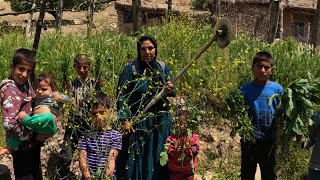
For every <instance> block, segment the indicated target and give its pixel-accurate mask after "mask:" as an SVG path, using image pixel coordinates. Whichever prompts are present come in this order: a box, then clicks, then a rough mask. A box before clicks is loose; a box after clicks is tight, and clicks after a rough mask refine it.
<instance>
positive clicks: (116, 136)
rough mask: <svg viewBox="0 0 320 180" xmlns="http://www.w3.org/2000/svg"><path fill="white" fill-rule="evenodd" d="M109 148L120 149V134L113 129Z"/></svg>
mask: <svg viewBox="0 0 320 180" xmlns="http://www.w3.org/2000/svg"><path fill="white" fill-rule="evenodd" d="M111 149H116V150H119V151H120V150H121V149H122V136H121V134H120V133H119V132H118V131H114V133H113V136H112V144H111Z"/></svg>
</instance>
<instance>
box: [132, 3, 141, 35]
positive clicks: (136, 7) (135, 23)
mask: <svg viewBox="0 0 320 180" xmlns="http://www.w3.org/2000/svg"><path fill="white" fill-rule="evenodd" d="M140 7H141V1H140V0H132V31H133V34H135V33H136V32H138V30H139V28H140V23H141V22H140V16H141V12H140V10H141V8H140Z"/></svg>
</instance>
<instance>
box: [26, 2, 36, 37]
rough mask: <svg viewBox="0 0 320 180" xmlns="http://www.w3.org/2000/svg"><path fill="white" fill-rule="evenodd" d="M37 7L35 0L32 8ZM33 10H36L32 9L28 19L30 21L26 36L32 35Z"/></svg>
mask: <svg viewBox="0 0 320 180" xmlns="http://www.w3.org/2000/svg"><path fill="white" fill-rule="evenodd" d="M35 7H36V1H35V0H34V1H33V4H32V8H31V9H34V8H35ZM33 12H34V10H32V11H30V13H29V15H28V20H27V21H28V22H27V26H26V32H25V33H26V37H30V36H31V29H32V18H33Z"/></svg>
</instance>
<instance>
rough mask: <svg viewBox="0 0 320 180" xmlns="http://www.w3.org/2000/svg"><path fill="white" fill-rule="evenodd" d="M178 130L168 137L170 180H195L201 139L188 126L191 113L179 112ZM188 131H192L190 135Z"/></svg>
mask: <svg viewBox="0 0 320 180" xmlns="http://www.w3.org/2000/svg"><path fill="white" fill-rule="evenodd" d="M177 115H178V121H177V122H176V128H177V129H176V130H177V132H178V133H176V134H175V135H171V136H168V138H167V142H166V144H167V145H168V157H169V163H168V168H169V171H170V180H180V179H181V180H182V179H187V180H192V179H194V170H195V169H196V168H197V166H198V163H197V159H196V156H197V155H198V153H199V150H200V147H199V143H200V141H199V137H198V135H197V134H196V133H195V132H192V130H191V129H188V127H187V125H188V124H189V122H188V121H189V120H190V116H191V114H190V112H189V111H186V110H179V111H178V113H177ZM188 131H191V132H190V133H188Z"/></svg>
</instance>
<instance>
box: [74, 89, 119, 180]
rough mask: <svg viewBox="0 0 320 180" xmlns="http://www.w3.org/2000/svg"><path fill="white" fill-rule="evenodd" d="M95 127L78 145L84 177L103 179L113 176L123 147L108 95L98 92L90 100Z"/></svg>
mask: <svg viewBox="0 0 320 180" xmlns="http://www.w3.org/2000/svg"><path fill="white" fill-rule="evenodd" d="M89 104H90V106H91V107H90V109H91V110H90V113H91V118H92V123H93V127H94V128H93V129H92V130H91V131H87V132H86V133H84V134H83V135H82V137H81V139H80V143H79V145H78V149H79V153H80V160H79V165H80V169H81V172H82V176H83V177H82V178H83V179H85V180H89V179H101V180H104V179H106V178H107V177H113V176H114V171H115V160H116V158H117V156H118V153H119V151H120V150H121V147H122V139H121V134H120V133H119V132H118V131H115V130H112V128H111V125H110V123H111V122H110V120H111V119H112V117H111V116H112V110H111V109H110V102H109V99H108V98H107V96H106V95H105V94H104V93H102V92H97V93H96V94H95V95H94V98H93V99H92V100H91V101H90V102H89Z"/></svg>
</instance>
